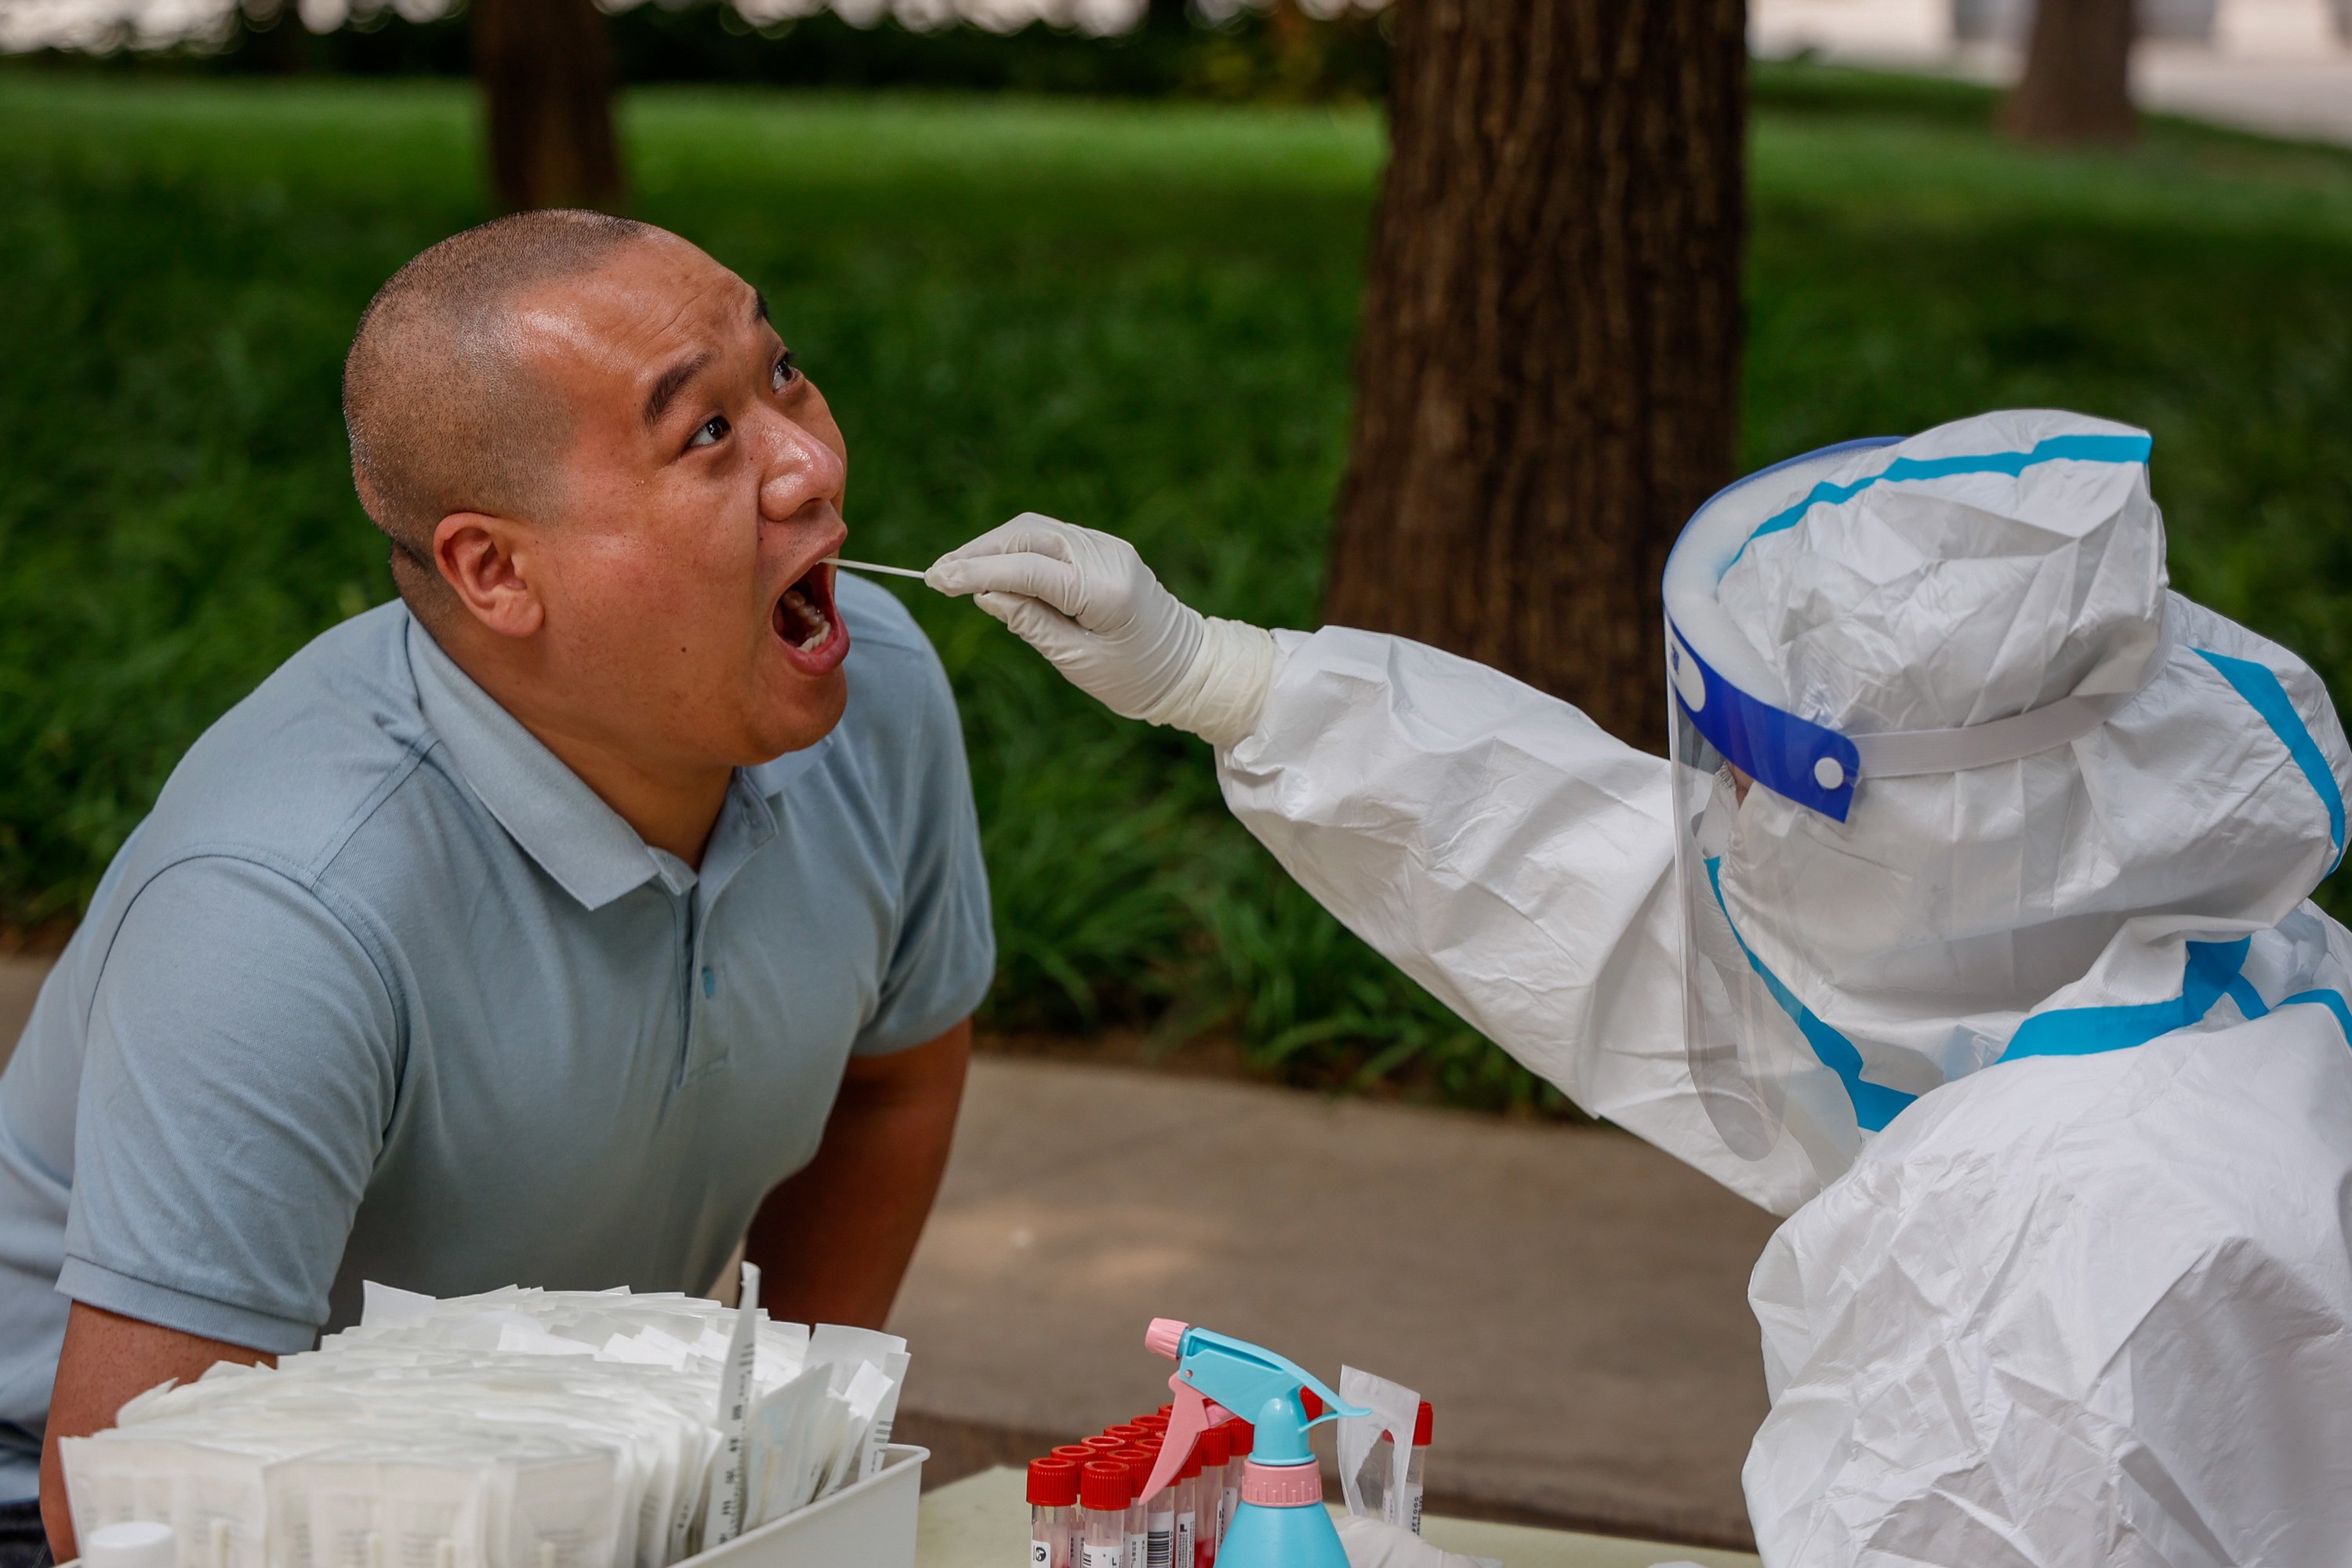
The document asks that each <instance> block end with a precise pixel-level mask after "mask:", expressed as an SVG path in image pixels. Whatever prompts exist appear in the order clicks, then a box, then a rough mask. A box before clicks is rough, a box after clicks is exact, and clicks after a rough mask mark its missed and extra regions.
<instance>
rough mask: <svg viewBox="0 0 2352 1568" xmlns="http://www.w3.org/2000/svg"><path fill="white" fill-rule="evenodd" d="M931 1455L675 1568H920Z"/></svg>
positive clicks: (891, 1451) (911, 1454)
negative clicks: (919, 1518)
mask: <svg viewBox="0 0 2352 1568" xmlns="http://www.w3.org/2000/svg"><path fill="white" fill-rule="evenodd" d="M930 1457H931V1451H930V1450H929V1448H918V1447H914V1446H913V1445H912V1444H908V1443H893V1444H891V1445H890V1446H889V1447H887V1448H885V1449H884V1450H883V1451H882V1468H880V1469H879V1470H877V1471H876V1472H875V1473H874V1474H873V1475H871V1476H869V1477H867V1478H866V1479H864V1480H862V1481H859V1482H858V1483H857V1484H856V1485H855V1486H847V1487H844V1488H842V1489H840V1490H839V1491H837V1492H835V1493H834V1494H833V1495H832V1496H831V1497H829V1498H827V1499H825V1500H824V1501H823V1502H817V1503H811V1504H810V1505H809V1506H808V1507H806V1508H804V1509H803V1510H800V1511H799V1512H798V1513H794V1514H788V1515H786V1516H785V1517H784V1518H782V1519H780V1520H778V1521H775V1522H774V1523H773V1524H763V1525H761V1527H760V1528H759V1529H757V1530H755V1531H751V1532H750V1533H749V1534H746V1535H739V1536H737V1537H736V1538H735V1539H734V1540H732V1541H730V1542H728V1543H727V1544H726V1545H724V1546H715V1547H713V1548H711V1549H710V1550H709V1551H708V1552H697V1553H696V1554H695V1555H693V1556H691V1557H688V1558H686V1559H684V1560H682V1561H681V1562H679V1563H676V1564H675V1565H674V1568H720V1565H721V1564H724V1568H915V1519H916V1514H917V1512H918V1511H919V1510H920V1508H921V1507H922V1500H923V1461H924V1460H925V1459H928V1458H930ZM58 1568H82V1563H81V1560H80V1559H79V1558H75V1559H74V1560H73V1561H71V1562H69V1563H61V1564H59V1565H58Z"/></svg>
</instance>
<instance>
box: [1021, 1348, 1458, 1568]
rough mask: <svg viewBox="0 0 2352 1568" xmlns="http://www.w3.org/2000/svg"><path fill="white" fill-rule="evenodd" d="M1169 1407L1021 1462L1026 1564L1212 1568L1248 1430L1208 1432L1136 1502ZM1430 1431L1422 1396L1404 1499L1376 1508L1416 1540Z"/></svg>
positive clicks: (1307, 1394)
mask: <svg viewBox="0 0 2352 1568" xmlns="http://www.w3.org/2000/svg"><path fill="white" fill-rule="evenodd" d="M1299 1397H1300V1400H1301V1402H1302V1404H1303V1405H1304V1407H1305V1408H1306V1411H1307V1415H1308V1417H1309V1418H1310V1419H1311V1418H1313V1417H1314V1416H1317V1415H1321V1414H1322V1405H1321V1402H1320V1401H1319V1400H1318V1399H1316V1397H1315V1395H1314V1394H1313V1392H1312V1391H1310V1390H1307V1389H1301V1390H1300V1391H1299ZM1169 1409H1170V1407H1169V1406H1168V1405H1161V1406H1160V1408H1159V1409H1158V1410H1157V1411H1154V1412H1153V1413H1151V1414H1150V1415H1138V1416H1135V1417H1133V1418H1132V1419H1131V1420H1128V1421H1123V1422H1120V1423H1118V1425H1116V1426H1106V1427H1104V1428H1103V1429H1102V1431H1101V1432H1099V1433H1097V1435H1096V1436H1091V1437H1086V1438H1082V1439H1080V1440H1079V1441H1077V1442H1076V1443H1066V1444H1064V1445H1063V1446H1062V1447H1058V1448H1055V1450H1054V1451H1053V1452H1052V1453H1050V1454H1046V1455H1043V1456H1041V1457H1040V1458H1034V1459H1032V1460H1030V1461H1029V1563H1030V1568H1214V1565H1215V1563H1216V1561H1217V1549H1218V1547H1219V1545H1220V1544H1221V1543H1222V1542H1223V1539H1224V1534H1225V1531H1226V1530H1227V1529H1229V1528H1230V1527H1231V1526H1232V1524H1233V1520H1234V1509H1235V1508H1236V1507H1237V1506H1239V1504H1240V1502H1241V1495H1242V1493H1241V1488H1242V1469H1243V1467H1244V1465H1245V1464H1246V1463H1247V1462H1248V1459H1249V1453H1250V1448H1251V1447H1252V1446H1253V1445H1254V1444H1255V1441H1256V1433H1255V1431H1254V1430H1253V1429H1252V1427H1251V1426H1250V1424H1249V1423H1248V1422H1246V1421H1244V1420H1242V1419H1241V1418H1240V1417H1238V1416H1235V1417H1234V1418H1232V1419H1230V1420H1228V1421H1226V1422H1225V1423H1223V1425H1222V1426H1212V1427H1210V1428H1208V1429H1207V1430H1206V1431H1204V1432H1202V1434H1201V1435H1200V1436H1199V1437H1198V1438H1197V1439H1195V1440H1194V1442H1193V1445H1192V1453H1191V1454H1190V1455H1189V1456H1188V1457H1187V1458H1185V1460H1184V1463H1183V1465H1182V1467H1181V1468H1179V1469H1178V1470H1177V1472H1176V1479H1174V1480H1172V1481H1171V1482H1169V1483H1168V1484H1167V1485H1166V1486H1164V1487H1162V1488H1160V1491H1159V1492H1158V1494H1157V1495H1155V1496H1151V1497H1145V1496H1144V1495H1142V1494H1143V1487H1144V1485H1145V1483H1146V1482H1147V1481H1148V1480H1149V1479H1150V1476H1151V1472H1152V1469H1153V1468H1154V1466H1156V1465H1157V1464H1158V1463H1159V1459H1160V1447H1161V1444H1162V1440H1163V1438H1164V1436H1165V1434H1166V1432H1167V1430H1168V1415H1169ZM1432 1427H1433V1422H1432V1417H1431V1412H1430V1406H1429V1402H1428V1401H1427V1400H1423V1402H1422V1405H1421V1414H1420V1419H1419V1420H1418V1421H1417V1422H1416V1423H1415V1426H1414V1431H1413V1435H1412V1436H1413V1442H1412V1462H1411V1465H1410V1467H1409V1468H1408V1469H1407V1471H1406V1477H1407V1479H1406V1486H1405V1495H1404V1496H1403V1497H1402V1498H1400V1499H1398V1500H1397V1502H1398V1506H1397V1507H1396V1508H1395V1509H1394V1510H1393V1511H1390V1510H1383V1511H1389V1512H1390V1517H1391V1521H1392V1522H1396V1523H1400V1524H1403V1525H1405V1526H1406V1527H1407V1528H1409V1529H1410V1530H1412V1532H1413V1533H1414V1534H1416V1535H1418V1534H1419V1533H1421V1491H1422V1477H1423V1471H1424V1469H1425V1468H1426V1466H1427V1463H1428V1458H1429V1444H1430V1439H1431V1436H1432V1435H1433V1432H1432ZM1375 1484H1376V1483H1375ZM1373 1505H1374V1506H1375V1507H1381V1500H1379V1499H1377V1498H1375V1499H1374V1500H1373Z"/></svg>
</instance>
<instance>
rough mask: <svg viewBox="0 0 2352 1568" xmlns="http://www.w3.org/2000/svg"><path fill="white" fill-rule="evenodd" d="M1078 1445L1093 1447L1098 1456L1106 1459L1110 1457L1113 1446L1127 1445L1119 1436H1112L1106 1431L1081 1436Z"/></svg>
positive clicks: (1121, 1446) (1122, 1446)
mask: <svg viewBox="0 0 2352 1568" xmlns="http://www.w3.org/2000/svg"><path fill="white" fill-rule="evenodd" d="M1078 1447H1081V1448H1091V1449H1093V1450H1094V1454H1095V1458H1097V1459H1105V1458H1109V1457H1110V1451H1111V1450H1112V1449H1113V1448H1124V1447H1127V1445H1126V1444H1125V1443H1124V1442H1122V1441H1120V1440H1119V1439H1118V1438H1117V1437H1114V1436H1111V1435H1110V1434H1109V1433H1108V1432H1105V1433H1102V1434H1101V1435H1099V1436H1093V1437H1081V1438H1079V1439H1078Z"/></svg>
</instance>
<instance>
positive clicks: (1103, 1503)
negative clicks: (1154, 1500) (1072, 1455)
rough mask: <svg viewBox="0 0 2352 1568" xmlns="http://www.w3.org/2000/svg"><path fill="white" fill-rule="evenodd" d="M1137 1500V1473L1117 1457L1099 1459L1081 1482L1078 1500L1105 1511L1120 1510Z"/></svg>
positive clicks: (1089, 1468) (1124, 1509)
mask: <svg viewBox="0 0 2352 1568" xmlns="http://www.w3.org/2000/svg"><path fill="white" fill-rule="evenodd" d="M1134 1500H1135V1473H1134V1472H1133V1471H1132V1470H1129V1468H1127V1467H1126V1466H1125V1465H1123V1464H1120V1463H1119V1462H1118V1460H1117V1459H1097V1460H1096V1461H1094V1463H1092V1464H1090V1465H1088V1466H1087V1468H1086V1475H1085V1477H1084V1479H1082V1480H1081V1481H1080V1482H1079V1491H1078V1501H1079V1502H1080V1503H1081V1504H1083V1505H1084V1506H1086V1507H1087V1508H1091V1509H1098V1510H1103V1511H1105V1512H1120V1513H1123V1512H1125V1511H1126V1510H1127V1505H1128V1504H1129V1503H1131V1502H1133V1501H1134Z"/></svg>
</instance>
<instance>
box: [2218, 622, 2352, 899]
mask: <svg viewBox="0 0 2352 1568" xmlns="http://www.w3.org/2000/svg"><path fill="white" fill-rule="evenodd" d="M2196 652H2197V657H2198V658H2201V659H2203V660H2204V661H2205V662H2206V663H2208V664H2210V665H2211V666H2212V667H2213V668H2215V669H2217V670H2219V671H2220V672H2221V679H2224V680H2226V681H2228V682H2229V683H2230V686H2231V689H2233V690H2235V691H2236V692H2237V694H2238V695H2239V696H2241V697H2242V698H2244V699H2245V700H2246V705H2247V706H2248V707H2250V708H2252V710H2254V711H2255V712H2257V713H2259V714H2261V715H2262V716H2263V722H2264V723H2266V724H2268V725H2269V726H2270V727H2271V731H2272V732H2273V734H2275V735H2277V736H2278V738H2279V743H2280V744H2281V745H2283V746H2284V747H2285V748H2286V754H2287V755H2288V756H2290V757H2293V758H2294V765H2295V766H2296V767H2299V768H2301V769H2302V770H2303V776H2304V777H2305V778H2307V779H2309V780H2310V781H2311V787H2312V788H2313V790H2315V792H2317V794H2318V795H2319V804H2320V805H2324V806H2326V808H2327V836H2328V837H2329V838H2331V839H2332V840H2334V841H2335V844H2336V861H2337V862H2338V863H2339V864H2340V863H2341V862H2342V861H2343V859H2344V792H2343V791H2342V790H2341V789H2339V788H2337V787H2336V772H2335V770H2334V769H2332V768H2330V767H2329V766H2328V765H2327V754H2326V752H2322V751H2321V750H2320V749H2319V742H2317V741H2315V740H2313V739H2312V738H2311V729H2310V727H2309V726H2308V725H2306V724H2305V723H2304V721H2303V715H2302V714H2300V713H2297V712H2296V711H2295V710H2294V700H2293V699H2291V698H2289V697H2288V696H2287V694H2286V688H2285V687H2284V686H2282V685H2280V684H2279V678H2278V676H2277V675H2276V674H2274V673H2273V671H2272V670H2271V668H2270V667H2269V666H2267V665H2261V664H2256V663H2255V662H2254V661H2253V660H2252V659H2250V658H2231V657H2230V656H2229V655H2228V654H2225V653H2215V652H2213V651H2212V650H2211V649H2210V648H2201V647H2200V648H2199V649H2197V650H2196ZM2331 869H2332V868H2331Z"/></svg>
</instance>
